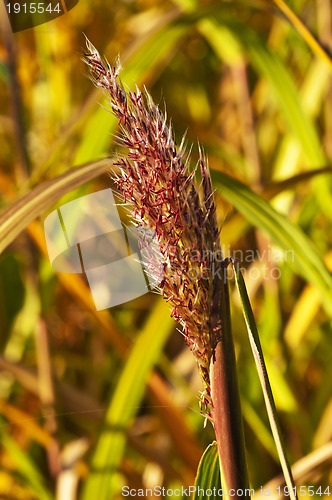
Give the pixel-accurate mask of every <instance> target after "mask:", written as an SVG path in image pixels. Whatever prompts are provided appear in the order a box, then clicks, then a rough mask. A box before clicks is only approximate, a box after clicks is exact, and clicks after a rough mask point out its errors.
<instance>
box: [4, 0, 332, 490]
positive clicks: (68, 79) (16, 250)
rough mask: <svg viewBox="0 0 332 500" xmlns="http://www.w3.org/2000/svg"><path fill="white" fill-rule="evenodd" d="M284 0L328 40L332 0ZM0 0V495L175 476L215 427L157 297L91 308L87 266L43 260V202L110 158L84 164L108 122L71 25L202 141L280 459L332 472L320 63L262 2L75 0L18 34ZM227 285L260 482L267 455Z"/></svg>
mask: <svg viewBox="0 0 332 500" xmlns="http://www.w3.org/2000/svg"><path fill="white" fill-rule="evenodd" d="M288 3H289V5H290V7H292V9H293V11H294V13H295V14H296V15H297V16H298V17H299V18H300V19H301V20H302V21H303V23H304V24H305V25H306V26H307V28H308V29H309V30H310V31H311V32H312V33H313V34H314V36H315V37H316V39H317V40H318V41H319V42H320V44H321V46H322V47H324V48H325V49H326V51H327V52H328V51H330V50H331V49H332V8H331V3H330V1H329V0H293V1H289V2H288ZM1 8H2V6H1ZM1 16H2V18H1V19H2V23H1V28H2V29H1V46H0V100H1V101H0V102H1V109H0V137H1V139H0V140H1V148H0V186H1V193H0V195H1V199H0V203H1V207H2V209H3V210H6V207H8V206H12V207H13V208H11V209H7V211H6V212H3V213H4V216H2V218H1V227H0V240H1V239H2V240H3V246H2V247H1V248H5V247H6V248H5V250H4V252H3V253H2V255H1V260H0V328H1V337H0V345H1V357H0V368H1V372H0V414H1V422H0V436H1V448H0V497H1V498H4V499H5V498H7V499H9V498H10V499H26V500H30V499H38V500H39V499H44V498H45V499H52V498H56V499H59V500H60V499H61V500H64V499H66V500H71V499H76V498H82V499H84V500H85V499H90V498H93V497H96V498H98V499H108V498H121V491H120V490H121V486H122V485H130V486H131V487H134V488H140V487H141V488H142V487H154V486H155V485H160V486H165V487H173V488H174V487H178V486H179V485H184V486H185V485H190V484H193V481H194V477H195V472H196V468H197V464H198V461H199V458H200V456H201V454H202V452H203V450H204V448H205V447H206V446H207V445H208V444H209V443H210V442H211V441H212V440H213V437H214V434H213V429H212V426H211V424H210V423H208V424H207V426H206V429H204V428H203V424H204V419H203V417H202V416H201V415H200V413H199V405H198V398H199V392H200V390H202V386H201V382H200V378H199V374H198V371H197V369H196V366H195V362H194V358H193V357H192V355H191V353H190V352H189V350H188V349H187V347H186V346H185V345H184V342H183V339H182V336H181V335H180V333H179V332H178V331H177V325H176V324H175V323H174V322H173V321H172V320H171V319H169V310H168V307H167V304H165V303H164V302H163V301H162V300H161V298H160V297H159V296H158V295H156V294H152V293H149V294H146V295H144V296H142V297H139V298H137V299H135V300H133V301H131V302H129V303H126V304H123V305H121V306H117V307H114V308H112V309H109V310H105V311H100V312H97V311H96V310H95V307H94V304H93V301H92V299H91V296H90V291H89V288H88V285H87V281H86V279H85V276H84V275H79V274H65V273H55V272H54V271H53V270H52V268H51V265H50V263H49V259H48V256H47V251H46V246H45V238H44V233H43V220H44V219H45V217H46V215H47V214H48V213H50V212H51V211H52V210H53V209H54V208H55V207H56V206H59V205H60V204H62V203H64V202H65V201H68V200H70V199H74V198H77V197H79V196H82V195H84V194H85V193H88V192H94V191H97V190H99V189H103V188H106V187H109V186H111V180H110V178H109V175H108V173H107V171H108V169H109V166H110V164H111V162H110V161H99V162H97V163H92V164H91V162H96V161H97V160H101V159H103V158H107V157H112V155H113V154H114V152H115V151H116V146H115V145H114V144H113V142H114V139H113V135H112V134H114V133H115V130H116V123H115V122H114V120H113V118H112V115H111V114H110V113H108V112H107V111H105V109H104V108H103V107H101V106H100V105H99V103H101V104H102V105H103V106H105V107H106V108H107V101H106V100H105V98H104V97H103V95H102V93H101V92H99V90H96V89H95V88H94V87H93V86H92V84H91V82H90V81H89V79H88V78H86V75H87V69H86V67H85V66H84V63H83V62H82V61H81V57H82V54H83V53H84V50H85V49H84V46H85V39H84V35H83V33H84V34H85V35H86V36H87V37H88V38H89V39H90V40H91V41H92V43H93V44H94V45H95V46H96V47H97V48H98V50H99V51H100V53H101V54H105V56H106V57H107V58H108V60H109V61H114V60H115V59H116V57H117V56H118V54H120V57H121V61H122V63H123V66H124V70H123V73H122V79H123V81H124V82H125V83H126V84H127V85H129V86H133V85H134V84H135V83H137V84H138V85H139V86H140V87H141V88H142V87H143V85H145V86H146V87H147V88H148V90H149V92H150V93H151V94H152V96H153V98H154V100H155V101H156V102H157V103H159V104H160V106H161V107H164V103H166V104H167V112H168V116H169V117H172V122H173V124H174V129H175V134H176V137H177V139H178V141H180V139H181V137H182V135H183V133H184V132H185V131H186V130H187V138H188V143H189V144H190V143H192V142H193V143H197V141H199V143H200V144H201V145H202V146H203V147H204V149H205V151H206V152H207V154H208V156H209V162H210V167H211V171H212V177H213V180H214V186H215V188H216V190H217V192H216V197H217V202H218V217H219V221H220V225H222V226H223V229H222V232H221V238H222V245H223V247H224V249H225V253H226V255H233V254H234V252H237V253H236V254H235V256H237V257H240V258H241V256H242V265H243V267H244V268H245V279H246V283H247V286H248V289H249V294H250V298H251V300H252V305H253V308H254V311H255V315H256V320H257V323H258V329H259V332H260V335H261V341H262V345H263V349H264V352H265V356H266V361H267V365H268V369H269V373H270V377H271V383H272V388H273V390H274V394H275V399H276V404H277V408H278V410H279V414H280V421H281V426H282V430H283V433H284V437H285V440H286V443H287V448H288V451H289V455H290V459H291V462H292V463H294V462H297V461H299V460H300V459H302V462H300V463H299V464H297V469H296V474H295V476H296V479H297V484H298V485H302V484H313V485H316V486H317V487H318V486H322V492H324V491H325V488H326V486H327V485H328V484H331V483H332V473H331V456H332V451H331V438H332V425H331V422H332V363H331V361H332V344H331V314H332V313H331V309H332V307H331V304H332V300H331V294H332V289H331V287H330V274H329V272H328V271H326V268H325V267H324V266H323V264H322V262H323V261H324V262H325V265H326V266H327V268H328V269H330V270H331V269H332V252H331V243H332V232H331V214H332V193H331V178H330V164H331V157H332V87H331V67H330V68H329V66H328V64H326V62H324V61H323V60H322V59H321V58H319V57H317V56H316V55H315V54H314V53H313V52H312V51H311V49H310V48H309V47H308V44H307V43H306V40H305V39H304V38H303V37H302V36H301V34H300V33H299V32H298V31H297V30H296V29H295V28H294V27H293V26H292V25H291V24H290V23H289V22H288V21H287V19H286V18H285V17H284V15H283V14H282V13H281V12H280V10H278V8H277V6H276V5H275V4H274V3H273V2H269V1H263V0H252V1H220V0H218V1H217V0H202V1H196V0H172V1H171V0H170V1H157V0H141V1H131V0H126V1H125V0H122V1H120V0H116V1H115V0H110V1H108V2H105V1H101V0H95V1H94V2H92V1H91V0H80V2H79V4H78V5H77V6H76V7H75V8H74V9H73V10H71V11H70V12H68V13H67V14H66V15H64V16H62V17H59V18H58V19H55V20H53V21H51V22H49V23H47V24H44V25H41V26H38V27H36V28H34V29H29V30H25V31H22V32H18V33H15V34H14V35H13V34H12V33H11V31H10V29H8V21H7V18H6V14H5V13H4V11H3V10H2V11H1ZM195 157H197V147H196V146H194V149H193V159H195ZM89 162H90V163H89ZM85 164H88V165H86V166H85V167H82V169H78V170H74V167H80V166H82V165H85ZM77 172H78V173H77ZM63 174H65V175H66V176H67V177H64V181H61V182H60V181H59V176H61V175H63ZM225 174H227V176H225ZM75 176H76V177H75ZM223 176H224V177H223ZM93 178H94V180H91V179H93ZM61 179H62V178H60V180H61ZM232 179H236V180H237V181H240V182H241V183H244V184H246V185H247V186H248V187H249V189H250V190H247V191H246V190H245V188H244V187H243V184H240V183H239V182H236V181H235V180H234V181H232ZM87 181H89V182H87ZM46 188H47V189H48V190H47V189H46ZM64 195H65V197H63V196H64ZM60 198H61V200H60ZM20 200H21V201H20ZM12 204H13V205H12ZM6 221H9V226H10V227H9V229H8V228H7V227H6ZM6 238H7V239H6ZM310 240H311V241H310ZM311 242H312V243H311ZM240 251H241V252H242V253H241V254H240V253H239V252H240ZM287 251H289V252H290V253H285V252H287ZM285 255H286V256H287V258H284V257H285ZM253 256H254V257H255V259H254V261H253V258H252V257H253ZM277 278H278V279H277ZM231 287H232V290H233V286H232V285H231ZM232 293H233V292H232ZM232 299H233V300H232V318H233V325H234V336H235V342H236V351H237V359H238V373H239V383H240V390H241V398H242V407H243V415H244V422H245V436H246V447H247V457H248V464H249V472H250V479H251V484H252V486H253V487H254V488H259V487H260V486H261V485H262V484H264V483H267V482H268V481H270V480H271V479H272V478H273V477H275V476H277V475H278V474H279V473H280V469H279V465H278V460H277V456H276V451H275V447H274V443H273V440H272V437H271V434H270V432H269V428H268V423H267V417H266V412H265V409H264V404H263V399H262V395H261V391H260V388H259V382H258V377H257V374H256V372H255V368H254V363H253V360H252V357H251V353H250V349H249V344H248V341H247V338H246V331H245V325H244V322H243V319H242V313H241V308H240V304H239V300H238V298H237V297H236V294H233V295H232ZM313 452H314V455H309V454H311V453H313ZM276 484H277V483H276ZM330 494H332V490H331V491H330ZM316 496H319V495H316ZM323 496H324V495H323ZM325 496H326V498H327V495H325Z"/></svg>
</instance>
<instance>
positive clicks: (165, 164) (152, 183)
mask: <svg viewBox="0 0 332 500" xmlns="http://www.w3.org/2000/svg"><path fill="white" fill-rule="evenodd" d="M87 49H88V50H87V53H86V54H85V57H84V61H85V62H86V63H87V64H88V66H89V67H90V72H91V76H92V80H93V82H94V83H95V85H96V86H98V87H102V88H103V89H104V90H105V91H106V94H107V96H108V98H109V102H110V106H111V110H112V113H113V114H114V116H116V117H117V118H118V120H119V125H120V135H119V137H118V141H119V143H120V145H121V146H123V147H124V148H126V149H127V150H129V152H128V154H126V156H122V157H119V158H118V159H117V161H116V162H115V163H114V165H117V166H118V167H119V168H120V172H121V174H120V175H119V176H117V177H116V184H117V187H118V189H119V190H121V191H122V194H123V198H124V200H125V201H127V202H129V203H130V205H131V207H132V210H133V216H134V219H135V221H136V223H137V224H139V225H145V226H148V227H149V228H150V229H152V230H153V231H154V233H155V234H156V236H157V238H158V242H159V245H160V254H159V255H161V259H162V264H163V270H164V273H163V278H162V281H161V283H160V285H159V288H160V289H161V292H162V294H163V296H164V298H165V299H166V300H167V301H168V302H170V303H171V305H172V306H173V308H172V313H171V314H172V316H173V317H174V318H175V319H176V320H177V321H178V322H179V323H180V324H181V326H182V328H183V334H184V337H185V340H186V343H187V344H188V346H189V347H190V349H191V350H192V352H193V354H194V356H195V358H196V360H197V362H198V365H199V368H200V371H201V375H202V378H203V381H204V385H205V391H204V393H203V395H202V401H203V404H204V405H205V407H206V408H207V407H208V406H209V405H210V402H211V401H210V380H209V365H210V360H211V358H212V356H213V351H214V347H215V343H214V340H213V338H212V335H211V312H212V311H211V302H212V296H213V290H214V286H213V269H214V266H215V262H214V259H215V255H216V252H217V253H219V256H220V255H221V249H220V240H219V230H218V223H217V217H216V207H215V204H214V197H213V190H212V184H211V177H210V173H209V169H208V166H207V160H206V158H205V157H204V156H203V154H202V153H201V151H200V158H199V161H198V164H197V165H196V168H195V169H194V171H193V172H190V171H189V154H187V153H186V150H185V147H184V139H183V140H182V142H181V144H180V146H179V147H177V146H176V144H175V142H174V137H173V131H172V127H171V124H170V123H169V122H168V121H167V116H166V113H162V112H161V111H160V109H159V108H158V107H157V106H156V105H155V104H154V103H153V101H152V98H151V97H150V95H149V94H148V93H147V92H146V91H145V92H144V95H142V94H141V92H140V91H139V89H138V88H136V91H135V92H133V91H131V90H127V91H126V90H125V89H124V86H123V84H122V82H121V80H120V79H119V73H120V69H121V66H120V64H119V62H118V63H117V64H116V66H110V65H109V63H108V62H107V61H106V60H103V59H102V58H101V57H100V55H99V53H98V51H97V50H96V49H95V47H94V46H93V45H92V44H91V43H90V42H89V41H88V40H87ZM198 167H199V168H200V172H201V178H202V180H201V183H200V185H198V184H197V181H196V179H195V173H196V170H197V168H198ZM153 267H154V266H153V264H152V265H151V269H152V270H153ZM152 272H153V271H152ZM207 411H208V410H207ZM207 415H209V412H208V413H207Z"/></svg>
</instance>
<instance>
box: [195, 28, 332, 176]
mask: <svg viewBox="0 0 332 500" xmlns="http://www.w3.org/2000/svg"><path fill="white" fill-rule="evenodd" d="M199 26H200V30H201V32H202V33H203V34H204V36H205V37H206V39H207V40H208V41H209V43H210V44H211V46H212V47H213V49H214V50H215V52H216V54H217V55H218V56H219V58H220V59H221V60H225V55H226V54H227V53H228V52H227V51H226V50H225V43H226V42H227V37H229V36H231V37H232V38H234V37H236V38H235V40H236V39H238V40H239V41H240V42H242V46H243V51H244V50H246V51H247V52H248V53H249V55H250V61H251V62H252V64H253V66H254V67H255V68H256V70H257V71H258V73H259V74H260V75H262V76H264V77H265V78H266V79H267V80H268V81H269V82H270V84H271V86H272V88H273V90H274V94H275V96H276V98H277V100H278V103H279V107H280V109H281V111H282V113H283V115H284V117H285V120H286V121H287V123H288V125H289V128H290V130H291V131H292V133H293V135H294V136H295V137H297V139H298V141H299V142H300V144H301V148H302V150H303V153H304V154H305V156H306V159H307V161H308V163H309V165H310V166H311V167H313V166H322V165H324V163H325V161H326V158H325V155H324V153H323V150H322V148H321V145H320V141H319V138H318V133H317V130H316V128H315V126H314V123H313V121H312V120H311V118H310V117H309V116H308V114H307V113H305V112H304V110H303V107H302V105H301V102H300V98H299V94H298V91H297V89H296V86H295V83H294V81H293V79H292V77H291V75H290V73H289V72H288V70H287V68H286V67H285V65H284V64H283V62H282V60H281V59H280V57H279V56H278V55H277V54H276V53H274V52H272V51H270V50H269V49H268V48H267V47H266V45H265V42H264V40H263V39H261V38H260V37H259V36H258V35H257V34H256V33H255V32H254V31H252V30H250V29H249V28H246V27H245V26H243V25H242V24H241V25H238V24H236V23H234V22H228V23H227V24H226V23H225V21H224V20H221V21H220V22H218V21H217V20H215V19H211V18H205V19H204V20H203V21H201V23H200V24H199ZM244 47H245V49H244ZM237 48H238V46H237ZM238 50H239V49H238ZM226 57H227V55H226ZM226 61H228V59H226Z"/></svg>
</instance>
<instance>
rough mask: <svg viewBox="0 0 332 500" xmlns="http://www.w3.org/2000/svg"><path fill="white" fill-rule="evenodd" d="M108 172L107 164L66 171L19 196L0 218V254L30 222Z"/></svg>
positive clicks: (92, 164)
mask: <svg viewBox="0 0 332 500" xmlns="http://www.w3.org/2000/svg"><path fill="white" fill-rule="evenodd" d="M108 168H109V160H100V161H97V162H92V163H88V164H86V165H83V166H81V167H76V168H72V169H70V170H69V171H68V172H66V173H65V174H63V175H60V176H59V177H56V178H55V179H51V180H49V181H47V182H44V183H42V184H40V185H39V186H37V187H35V188H33V189H31V191H30V192H29V193H28V194H26V195H24V196H22V197H21V198H20V199H19V200H17V201H16V202H15V203H14V204H13V205H11V206H10V207H8V208H7V209H5V210H4V211H3V212H2V213H1V215H0V253H1V252H2V251H3V250H4V249H5V248H6V247H7V245H9V244H10V243H11V242H12V241H13V240H14V239H15V238H16V236H18V235H19V234H20V232H21V231H23V230H24V229H25V228H26V226H27V225H28V224H30V222H32V221H33V220H34V219H35V218H36V217H38V216H40V215H41V214H42V213H43V212H44V211H45V210H47V209H48V208H50V207H51V206H52V205H53V204H54V203H56V202H57V201H58V200H59V199H60V198H61V196H63V195H64V194H66V193H69V192H70V191H72V190H73V189H75V188H77V187H79V186H81V185H82V184H84V183H85V182H88V181H90V180H91V179H94V178H95V177H98V175H101V174H102V173H104V172H106V171H107V169H108Z"/></svg>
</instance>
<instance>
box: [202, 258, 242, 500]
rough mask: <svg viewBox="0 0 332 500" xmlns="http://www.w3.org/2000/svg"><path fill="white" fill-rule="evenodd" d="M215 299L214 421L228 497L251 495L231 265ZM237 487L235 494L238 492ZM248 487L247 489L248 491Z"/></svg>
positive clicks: (223, 271) (223, 269) (222, 272)
mask: <svg viewBox="0 0 332 500" xmlns="http://www.w3.org/2000/svg"><path fill="white" fill-rule="evenodd" d="M219 275H222V277H221V278H220V277H219V278H218V280H217V282H216V284H215V289H214V296H213V299H212V314H211V330H212V334H213V336H214V338H215V342H216V344H215V350H214V356H213V357H212V359H211V363H210V380H211V396H212V404H213V422H214V430H215V434H216V440H217V445H218V451H219V457H220V469H221V484H222V489H223V492H224V493H225V496H227V495H231V496H232V498H242V499H243V498H250V494H249V481H248V473H247V464H246V456H245V446H244V435H243V424H242V413H241V404H240V397H239V388H238V382H237V373H236V359H235V350H234V343H233V337H232V331H231V317H230V308H229V293H228V284H227V266H225V265H222V267H221V268H220V269H219ZM231 490H235V494H234V491H231ZM245 490H247V491H245Z"/></svg>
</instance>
